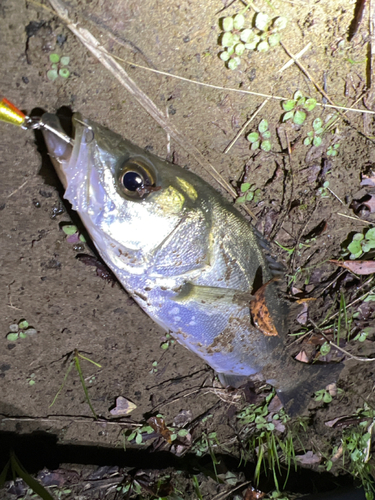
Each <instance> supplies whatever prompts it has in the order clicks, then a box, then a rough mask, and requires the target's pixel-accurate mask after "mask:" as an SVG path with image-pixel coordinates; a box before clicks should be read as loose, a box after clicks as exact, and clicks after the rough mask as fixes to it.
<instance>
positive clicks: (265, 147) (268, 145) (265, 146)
mask: <svg viewBox="0 0 375 500" xmlns="http://www.w3.org/2000/svg"><path fill="white" fill-rule="evenodd" d="M260 149H263V151H271V141H263V142H262V144H261V145H260Z"/></svg>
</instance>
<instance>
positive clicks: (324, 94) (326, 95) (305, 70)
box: [280, 42, 374, 143]
mask: <svg viewBox="0 0 375 500" xmlns="http://www.w3.org/2000/svg"><path fill="white" fill-rule="evenodd" d="M280 45H281V46H282V48H283V49H284V50H285V52H286V53H287V54H288V56H289V57H291V58H292V59H293V60H294V62H295V63H296V65H297V66H298V67H299V69H300V70H301V71H302V72H303V73H305V75H306V76H307V78H309V80H310V81H311V82H312V83H313V84H314V86H315V87H316V89H317V90H318V91H319V92H320V93H321V94H322V96H324V97H325V98H326V99H327V101H328V102H330V103H331V105H332V106H333V107H334V102H333V101H332V99H331V98H330V97H329V95H328V94H327V93H326V92H325V91H324V90H323V89H322V87H321V86H320V85H319V84H318V83H317V82H316V81H315V80H314V78H313V77H312V76H311V75H310V73H309V72H308V71H307V69H306V68H305V67H304V66H303V65H302V64H301V63H300V62H299V61H297V59H296V58H295V56H294V55H293V54H292V53H291V52H290V51H289V50H288V49H287V48H286V47H285V45H284V44H283V43H282V42H280ZM336 109H337V112H338V113H339V114H340V116H341V117H342V118H345V119H346V121H347V122H348V123H349V124H350V126H351V127H353V128H354V129H355V130H356V131H357V132H358V133H359V134H361V135H362V136H363V137H366V139H368V140H369V141H371V142H372V143H374V141H373V140H372V139H371V138H370V137H368V136H367V135H365V134H364V133H363V132H361V131H360V130H359V129H358V128H357V127H356V126H355V125H353V124H352V123H351V122H350V120H349V118H348V117H346V116H345V115H344V114H343V112H342V111H341V110H340V109H339V108H336Z"/></svg>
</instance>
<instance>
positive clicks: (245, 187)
mask: <svg viewBox="0 0 375 500" xmlns="http://www.w3.org/2000/svg"><path fill="white" fill-rule="evenodd" d="M250 186H251V184H250V182H244V183H242V184H241V188H240V189H241V193H246V191H248V190H249V189H250Z"/></svg>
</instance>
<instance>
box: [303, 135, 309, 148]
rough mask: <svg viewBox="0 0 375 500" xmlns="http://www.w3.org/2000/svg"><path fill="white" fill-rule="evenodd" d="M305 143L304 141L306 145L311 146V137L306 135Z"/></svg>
mask: <svg viewBox="0 0 375 500" xmlns="http://www.w3.org/2000/svg"><path fill="white" fill-rule="evenodd" d="M303 143H304V145H305V146H310V144H311V139H310V137H306V139H305V140H304V141H303Z"/></svg>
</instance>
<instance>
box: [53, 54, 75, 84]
mask: <svg viewBox="0 0 375 500" xmlns="http://www.w3.org/2000/svg"><path fill="white" fill-rule="evenodd" d="M49 60H50V62H51V63H52V64H51V69H50V70H48V71H47V78H48V80H51V82H54V81H55V80H56V79H57V78H58V77H59V76H61V77H62V78H69V76H70V71H69V70H68V68H66V66H67V65H68V64H69V62H70V57H68V56H62V57H60V56H59V54H50V56H49Z"/></svg>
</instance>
